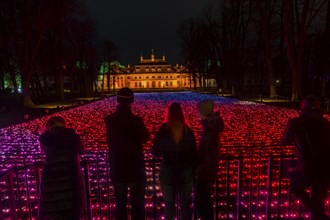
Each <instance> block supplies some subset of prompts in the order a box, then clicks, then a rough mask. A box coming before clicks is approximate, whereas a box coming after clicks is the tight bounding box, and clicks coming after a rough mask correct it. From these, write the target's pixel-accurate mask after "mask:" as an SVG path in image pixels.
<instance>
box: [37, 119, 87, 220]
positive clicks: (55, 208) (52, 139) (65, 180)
mask: <svg viewBox="0 0 330 220" xmlns="http://www.w3.org/2000/svg"><path fill="white" fill-rule="evenodd" d="M46 128H47V131H46V132H44V133H43V134H41V135H40V137H39V141H40V144H41V149H42V150H43V151H44V152H45V154H46V159H45V164H44V168H43V171H42V176H41V187H40V190H41V194H40V200H39V218H40V219H49V220H51V219H80V215H81V214H82V212H83V211H84V205H85V193H84V192H85V190H84V183H83V178H82V172H81V167H80V160H79V155H80V154H81V153H83V151H84V146H83V144H82V142H81V139H80V137H79V136H78V135H77V134H76V132H75V131H74V130H73V129H71V128H66V127H65V120H64V118H62V117H60V116H55V117H51V118H50V119H49V120H48V121H47V124H46Z"/></svg>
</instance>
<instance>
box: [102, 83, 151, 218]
mask: <svg viewBox="0 0 330 220" xmlns="http://www.w3.org/2000/svg"><path fill="white" fill-rule="evenodd" d="M117 102H118V105H117V109H116V111H115V112H114V113H112V114H110V115H108V116H107V117H105V119H104V121H105V126H106V139H107V143H108V146H109V160H110V161H109V162H110V178H111V180H112V183H113V187H114V193H115V203H116V219H118V220H122V219H125V220H126V219H127V208H126V205H127V192H128V187H129V188H130V201H131V216H132V219H133V220H137V219H145V209H144V196H145V186H146V173H145V163H144V154H143V144H144V143H145V142H146V141H147V140H148V139H149V132H148V130H147V128H146V126H145V124H144V122H143V120H142V119H141V118H140V117H138V116H136V115H134V114H133V112H132V109H131V106H132V103H133V102H134V93H133V91H132V90H131V89H129V88H127V87H125V88H122V89H120V90H119V91H118V94H117Z"/></svg>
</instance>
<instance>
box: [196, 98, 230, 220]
mask: <svg viewBox="0 0 330 220" xmlns="http://www.w3.org/2000/svg"><path fill="white" fill-rule="evenodd" d="M197 108H198V112H199V116H200V118H201V124H202V128H203V130H202V134H201V139H200V142H199V146H198V165H197V179H196V186H195V206H196V209H197V212H198V214H199V216H200V218H201V219H202V220H211V219H214V211H213V202H212V200H211V189H212V185H213V184H214V183H215V179H216V176H217V171H218V163H219V147H220V133H221V132H222V131H223V129H224V123H223V120H222V118H221V116H220V113H219V111H217V112H214V101H213V100H203V101H200V102H199V103H198V105H197Z"/></svg>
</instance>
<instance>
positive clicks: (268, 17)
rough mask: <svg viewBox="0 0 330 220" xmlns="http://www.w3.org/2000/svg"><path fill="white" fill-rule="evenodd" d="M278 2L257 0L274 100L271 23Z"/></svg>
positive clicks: (271, 92) (270, 88) (271, 93)
mask: <svg viewBox="0 0 330 220" xmlns="http://www.w3.org/2000/svg"><path fill="white" fill-rule="evenodd" d="M276 2H277V1H273V0H257V1H256V3H257V9H258V11H259V18H260V19H259V21H260V24H261V30H262V36H263V37H262V42H263V49H264V56H265V60H266V68H267V72H268V82H269V96H270V98H274V97H275V96H276V87H275V80H274V67H273V51H272V45H271V33H272V30H271V21H272V18H274V17H275V16H274V14H275V8H276V7H275V6H276V5H275V4H276Z"/></svg>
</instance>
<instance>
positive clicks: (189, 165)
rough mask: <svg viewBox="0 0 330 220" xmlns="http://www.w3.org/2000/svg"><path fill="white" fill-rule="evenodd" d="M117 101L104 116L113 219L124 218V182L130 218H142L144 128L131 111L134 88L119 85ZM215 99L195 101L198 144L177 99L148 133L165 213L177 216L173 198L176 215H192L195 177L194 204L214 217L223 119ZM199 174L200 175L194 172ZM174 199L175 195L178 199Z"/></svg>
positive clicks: (168, 219)
mask: <svg viewBox="0 0 330 220" xmlns="http://www.w3.org/2000/svg"><path fill="white" fill-rule="evenodd" d="M117 102H118V106H117V109H116V111H115V112H114V113H112V114H110V115H108V116H107V117H106V118H105V125H106V136H107V143H108V145H109V156H110V177H111V180H112V182H113V186H114V193H115V201H116V219H119V220H122V219H127V211H126V206H127V188H128V187H129V189H130V200H131V208H132V209H131V216H132V219H133V220H134V219H141V220H142V219H145V207H144V205H145V203H144V195H145V183H146V174H145V166H144V155H143V144H144V143H146V141H147V140H148V139H149V131H148V130H147V128H146V126H145V124H144V123H143V121H142V119H141V118H140V117H139V116H136V115H134V114H133V113H132V109H131V105H132V103H133V102H134V93H133V91H132V90H131V89H129V88H122V89H120V90H119V91H118V96H117ZM213 109H214V102H213V101H212V100H204V101H201V102H199V103H198V110H199V113H200V118H201V123H202V126H203V133H202V138H201V140H200V144H199V147H198V148H197V145H196V139H195V135H194V132H193V131H192V129H191V128H190V127H189V126H188V124H187V123H186V120H185V117H184V113H183V111H182V107H181V105H180V103H178V102H173V103H171V104H170V106H169V107H168V109H167V119H166V122H164V123H163V124H162V125H161V126H160V128H159V129H158V131H157V133H156V134H155V137H154V139H153V147H152V153H153V155H154V156H155V157H161V158H162V162H161V167H160V174H159V181H160V185H161V191H162V194H163V199H164V203H165V219H166V220H172V219H174V218H175V216H176V208H175V207H176V202H177V203H178V205H179V207H180V219H187V220H190V219H191V218H192V208H191V203H192V192H193V188H194V183H195V179H196V178H195V177H196V175H197V179H196V188H195V206H196V207H197V210H198V212H199V214H200V216H201V218H202V219H213V218H214V217H213V203H212V201H211V186H212V184H213V183H214V181H215V178H216V172H217V164H218V155H219V154H218V152H217V151H218V148H219V144H220V143H219V140H220V139H219V134H220V132H222V131H223V128H224V124H223V120H222V118H221V117H220V114H219V112H214V110H213ZM199 177H200V178H199ZM177 200H178V201H177Z"/></svg>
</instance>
